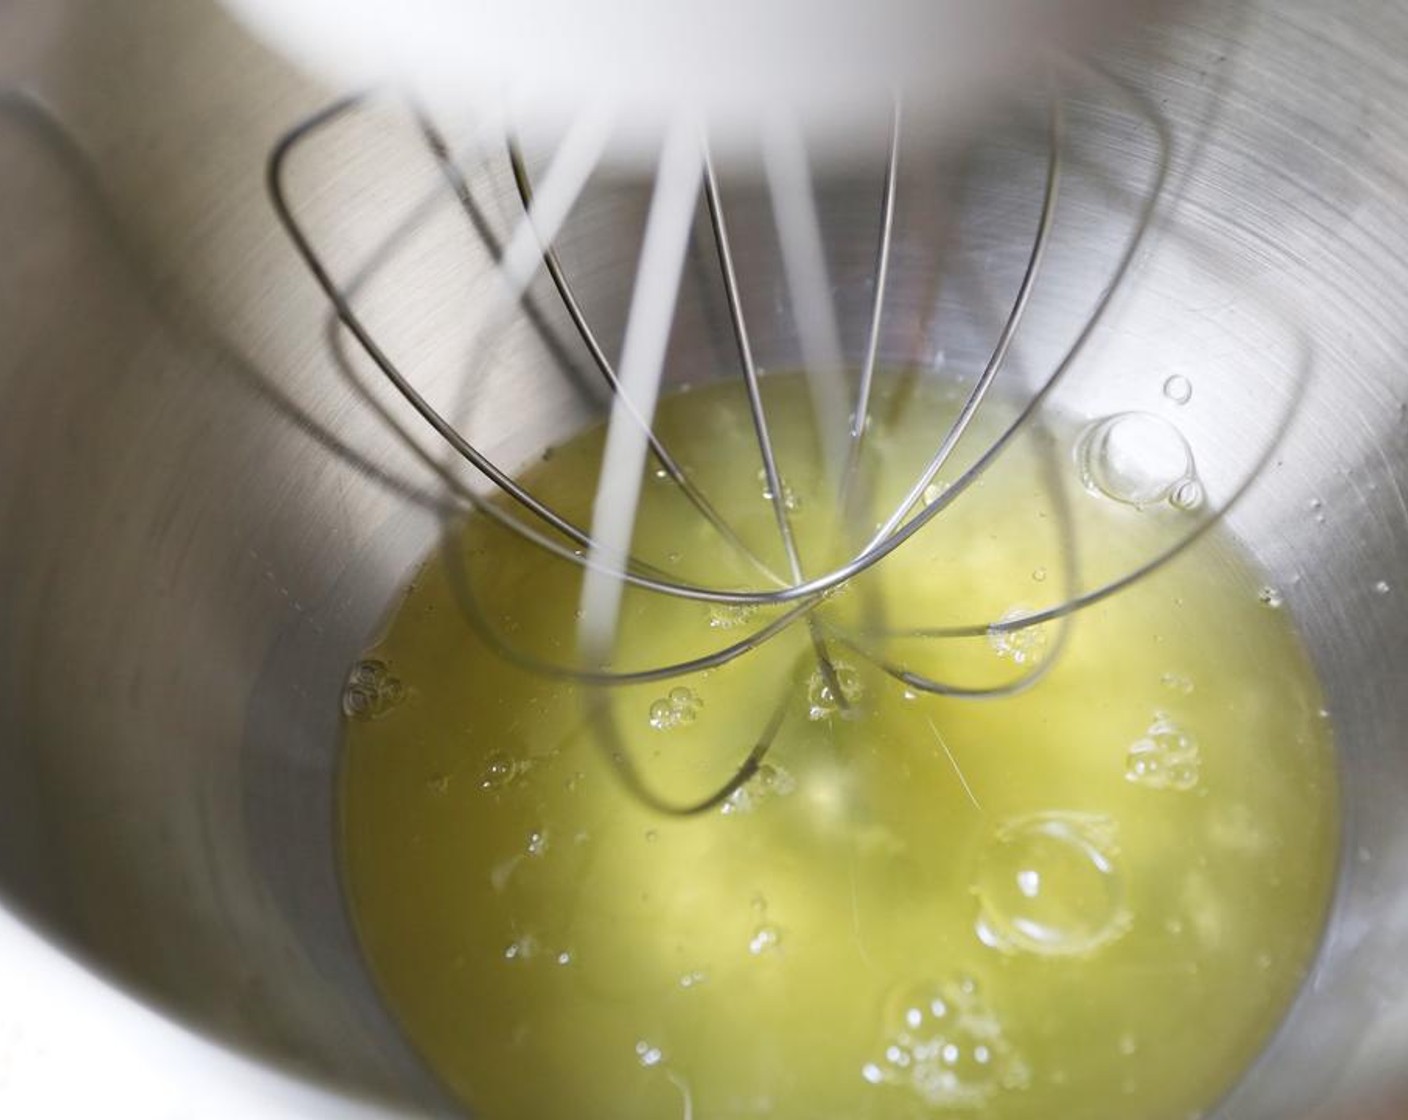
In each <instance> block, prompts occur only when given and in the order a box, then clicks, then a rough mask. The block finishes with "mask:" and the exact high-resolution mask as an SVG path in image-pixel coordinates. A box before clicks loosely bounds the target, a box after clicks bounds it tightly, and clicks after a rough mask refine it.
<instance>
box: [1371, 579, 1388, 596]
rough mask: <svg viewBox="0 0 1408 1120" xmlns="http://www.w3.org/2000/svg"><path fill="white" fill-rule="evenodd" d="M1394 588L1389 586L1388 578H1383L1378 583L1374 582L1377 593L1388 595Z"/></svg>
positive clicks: (1375, 592)
mask: <svg viewBox="0 0 1408 1120" xmlns="http://www.w3.org/2000/svg"><path fill="white" fill-rule="evenodd" d="M1392 590H1393V589H1392V588H1391V587H1389V584H1388V580H1386V579H1381V580H1379V582H1378V583H1376V584H1374V594H1375V595H1387V594H1388V593H1389V592H1390V591H1392Z"/></svg>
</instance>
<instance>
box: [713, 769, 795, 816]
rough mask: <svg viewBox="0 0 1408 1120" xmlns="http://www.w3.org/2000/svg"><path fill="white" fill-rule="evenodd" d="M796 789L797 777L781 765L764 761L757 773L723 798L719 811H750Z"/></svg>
mask: <svg viewBox="0 0 1408 1120" xmlns="http://www.w3.org/2000/svg"><path fill="white" fill-rule="evenodd" d="M796 789H797V779H796V778H794V777H792V775H791V774H790V773H789V772H788V771H787V770H786V769H785V768H784V767H782V766H775V765H774V764H773V763H771V762H764V763H763V764H762V765H761V766H759V767H758V770H757V773H755V774H754V775H753V776H752V777H751V778H749V779H748V780H747V781H746V782H744V783H743V784H742V785H741V786H739V787H738V788H737V789H736V790H734V791H733V792H732V793H731V794H729V795H728V797H727V798H726V799H725V801H724V803H723V805H722V806H721V807H720V809H719V812H721V813H723V814H724V815H725V816H733V815H735V814H738V813H751V812H753V811H754V810H756V809H757V808H758V807H759V806H760V805H764V804H766V803H767V802H769V801H775V800H776V799H778V798H780V797H786V796H788V794H791V793H793V792H794V791H795V790H796Z"/></svg>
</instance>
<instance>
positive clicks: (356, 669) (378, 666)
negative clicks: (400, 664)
mask: <svg viewBox="0 0 1408 1120" xmlns="http://www.w3.org/2000/svg"><path fill="white" fill-rule="evenodd" d="M405 699H406V686H405V684H404V683H403V682H402V681H401V680H400V678H399V677H393V676H392V675H391V672H390V670H388V668H387V666H386V662H385V661H378V660H377V659H375V658H367V659H366V660H364V661H359V662H357V664H356V665H354V666H352V671H351V672H350V673H349V674H348V675H347V684H346V686H345V687H344V688H343V690H342V712H343V714H344V715H345V716H347V718H348V719H357V720H368V719H380V718H381V717H382V716H384V715H386V713H387V712H389V711H391V710H392V709H393V708H395V707H398V706H399V705H400V704H401V703H403V702H404V701H405Z"/></svg>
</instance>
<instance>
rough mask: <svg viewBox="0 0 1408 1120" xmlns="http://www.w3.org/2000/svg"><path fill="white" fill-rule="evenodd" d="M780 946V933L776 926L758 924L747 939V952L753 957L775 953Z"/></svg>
mask: <svg viewBox="0 0 1408 1120" xmlns="http://www.w3.org/2000/svg"><path fill="white" fill-rule="evenodd" d="M781 947H782V933H781V932H780V931H779V930H778V928H777V927H776V926H759V927H758V928H757V929H756V930H754V931H753V936H752V937H750V938H749V939H748V952H749V953H751V954H752V955H753V956H755V957H761V956H763V955H764V954H765V953H775V952H777V951H778V950H779V949H780V948H781Z"/></svg>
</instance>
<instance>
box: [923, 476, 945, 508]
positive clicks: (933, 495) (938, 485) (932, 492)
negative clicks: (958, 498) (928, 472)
mask: <svg viewBox="0 0 1408 1120" xmlns="http://www.w3.org/2000/svg"><path fill="white" fill-rule="evenodd" d="M947 491H948V483H947V482H944V481H943V480H942V479H940V480H939V481H937V482H931V483H929V485H928V486H926V487H924V504H925V505H926V506H931V505H933V504H934V503H935V502H937V501H938V500H939V499H940V498H942V497H943V496H944V494H945V493H946V492H947Z"/></svg>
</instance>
